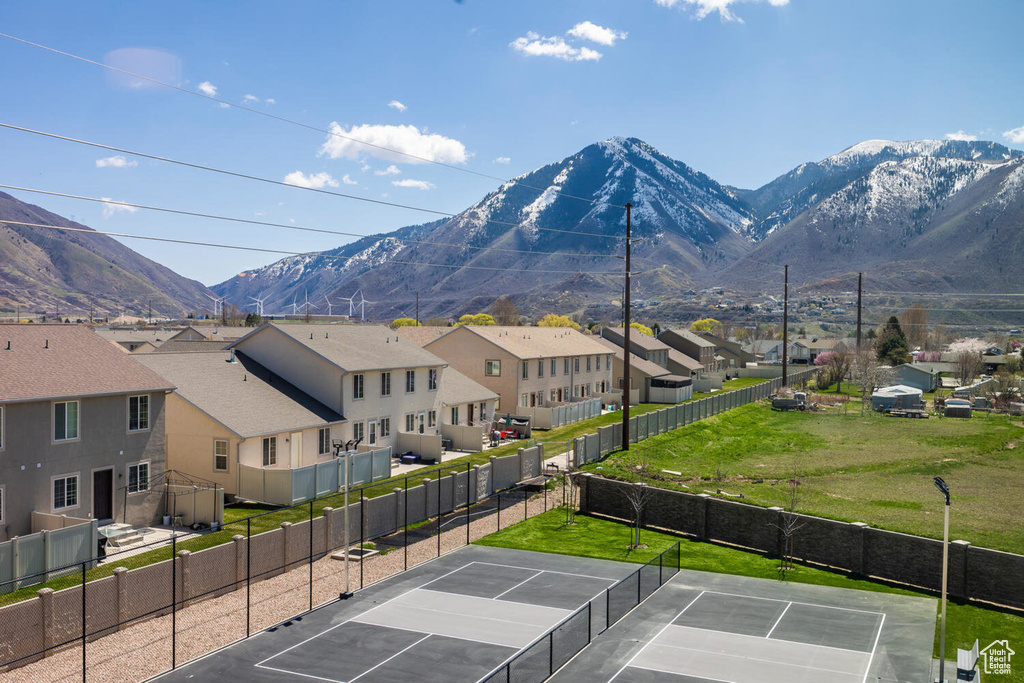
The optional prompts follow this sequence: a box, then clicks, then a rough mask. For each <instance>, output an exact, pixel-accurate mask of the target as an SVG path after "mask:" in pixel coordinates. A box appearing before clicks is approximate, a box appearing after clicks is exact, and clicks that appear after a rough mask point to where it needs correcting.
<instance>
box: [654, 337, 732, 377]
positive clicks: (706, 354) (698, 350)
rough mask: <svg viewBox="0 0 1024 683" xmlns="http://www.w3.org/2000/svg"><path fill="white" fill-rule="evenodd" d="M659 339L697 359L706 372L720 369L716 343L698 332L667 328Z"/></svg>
mask: <svg viewBox="0 0 1024 683" xmlns="http://www.w3.org/2000/svg"><path fill="white" fill-rule="evenodd" d="M658 341H660V342H663V343H665V344H667V345H668V346H670V347H671V348H673V349H675V350H676V351H679V352H680V353H684V354H686V355H687V356H689V357H690V358H693V359H694V360H696V361H697V362H698V363H700V364H701V367H702V368H703V369H704V372H708V373H710V372H715V371H717V370H718V369H719V364H720V363H719V360H718V359H717V358H716V354H715V345H714V344H713V343H711V342H709V341H708V340H706V339H704V338H703V337H701V336H700V335H698V334H694V333H693V332H690V331H689V330H686V329H682V328H679V329H676V330H665V331H664V332H662V333H661V334H659V335H658Z"/></svg>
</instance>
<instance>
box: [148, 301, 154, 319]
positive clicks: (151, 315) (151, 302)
mask: <svg viewBox="0 0 1024 683" xmlns="http://www.w3.org/2000/svg"><path fill="white" fill-rule="evenodd" d="M149 324H150V325H152V324H153V300H152V299H150V300H149Z"/></svg>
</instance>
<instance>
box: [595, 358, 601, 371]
mask: <svg viewBox="0 0 1024 683" xmlns="http://www.w3.org/2000/svg"><path fill="white" fill-rule="evenodd" d="M594 369H595V370H600V369H601V356H594Z"/></svg>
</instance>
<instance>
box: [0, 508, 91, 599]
mask: <svg viewBox="0 0 1024 683" xmlns="http://www.w3.org/2000/svg"><path fill="white" fill-rule="evenodd" d="M97 526H98V522H97V520H95V519H92V520H83V521H82V522H81V523H79V524H75V525H74V526H68V527H64V528H63V529H48V530H44V531H39V532H37V533H34V534H29V535H28V536H17V537H15V538H12V539H11V540H9V541H4V542H3V543H0V585H2V586H3V587H4V591H5V592H9V591H11V590H16V589H18V588H21V587H23V586H31V585H33V584H37V583H42V582H44V581H49V580H50V579H53V578H56V577H58V576H61V575H62V573H61V572H54V571H52V570H54V569H56V568H58V567H67V566H68V565H72V567H71V569H70V570H67V571H77V570H78V567H75V566H74V564H75V563H76V562H84V561H86V560H89V559H91V558H93V557H95V556H96V548H97V538H98V536H99V533H98V532H97ZM65 573H66V572H65ZM17 577H22V580H21V581H17V582H12V583H5V582H8V581H11V580H12V579H14V578H17Z"/></svg>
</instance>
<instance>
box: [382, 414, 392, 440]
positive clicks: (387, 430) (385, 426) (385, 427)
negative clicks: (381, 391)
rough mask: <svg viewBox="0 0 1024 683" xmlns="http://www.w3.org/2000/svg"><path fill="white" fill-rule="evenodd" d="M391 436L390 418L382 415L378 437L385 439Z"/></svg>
mask: <svg viewBox="0 0 1024 683" xmlns="http://www.w3.org/2000/svg"><path fill="white" fill-rule="evenodd" d="M389 436H391V418H390V417H382V418H381V419H380V438H382V439H386V438H388V437H389Z"/></svg>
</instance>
